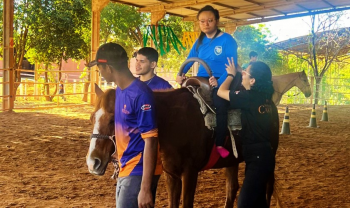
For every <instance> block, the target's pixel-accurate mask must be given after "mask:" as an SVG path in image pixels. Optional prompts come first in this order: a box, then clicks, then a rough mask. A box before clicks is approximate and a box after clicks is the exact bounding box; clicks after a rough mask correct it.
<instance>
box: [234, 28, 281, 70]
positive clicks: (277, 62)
mask: <svg viewBox="0 0 350 208" xmlns="http://www.w3.org/2000/svg"><path fill="white" fill-rule="evenodd" d="M269 34H270V32H269V30H268V29H267V28H266V27H265V25H262V24H260V25H259V26H258V27H254V26H251V25H245V26H240V27H238V28H237V30H236V32H235V33H234V38H235V39H236V41H237V44H238V63H239V64H241V65H242V64H243V63H249V53H250V52H251V51H255V52H257V53H258V58H259V60H261V61H263V62H265V63H267V64H268V65H269V66H270V68H271V70H272V71H273V72H274V73H275V74H278V72H279V71H281V68H282V67H283V66H282V58H281V56H280V55H279V54H278V51H277V50H275V49H273V48H270V47H267V45H268V44H269V41H268V40H267V37H268V35H269Z"/></svg>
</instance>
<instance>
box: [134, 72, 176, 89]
mask: <svg viewBox="0 0 350 208" xmlns="http://www.w3.org/2000/svg"><path fill="white" fill-rule="evenodd" d="M139 79H140V77H139ZM144 83H145V84H146V85H147V86H148V87H149V88H151V90H153V91H154V90H166V89H172V88H173V87H172V86H171V85H170V84H169V82H168V81H166V80H165V79H163V78H161V77H158V76H157V75H155V76H154V77H152V78H151V79H150V80H147V81H145V82H144Z"/></svg>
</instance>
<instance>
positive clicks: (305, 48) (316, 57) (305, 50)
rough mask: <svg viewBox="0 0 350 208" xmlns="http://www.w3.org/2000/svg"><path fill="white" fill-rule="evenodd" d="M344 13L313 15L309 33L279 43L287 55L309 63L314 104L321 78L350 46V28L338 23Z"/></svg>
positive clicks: (278, 45)
mask: <svg viewBox="0 0 350 208" xmlns="http://www.w3.org/2000/svg"><path fill="white" fill-rule="evenodd" d="M342 16H343V13H342V12H335V13H328V14H321V15H312V16H310V34H309V35H308V36H305V37H301V38H298V39H297V44H295V43H294V42H295V41H294V40H290V41H289V42H288V41H284V43H283V44H278V43H277V44H276V45H277V47H279V49H281V50H284V52H285V53H287V54H292V55H295V56H296V57H298V58H299V59H301V60H303V61H305V62H307V63H308V65H309V67H310V68H311V69H312V72H313V75H314V77H315V80H316V82H315V91H314V92H315V101H314V103H315V104H318V100H319V95H320V93H322V92H321V89H320V84H321V82H322V78H323V77H324V75H325V73H326V72H327V71H328V69H329V68H330V67H331V66H332V63H334V61H336V60H337V59H338V58H339V57H340V56H342V55H343V54H347V53H348V51H349V45H350V29H349V28H339V25H338V24H337V23H338V21H339V20H340V18H341V17H342Z"/></svg>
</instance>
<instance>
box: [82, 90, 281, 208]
mask: <svg viewBox="0 0 350 208" xmlns="http://www.w3.org/2000/svg"><path fill="white" fill-rule="evenodd" d="M98 89H99V88H98ZM97 91H98V90H97ZM101 92H102V91H101ZM114 94H115V90H108V91H106V93H104V94H103V95H102V96H101V97H100V98H99V100H98V102H97V105H96V109H95V112H94V113H93V114H92V116H91V120H92V122H93V123H94V130H93V134H92V136H91V138H92V139H91V142H90V148H89V152H88V154H87V157H86V161H87V165H88V168H89V171H90V173H93V174H97V175H103V174H104V172H105V170H106V167H107V164H108V162H109V161H110V160H111V155H112V154H113V153H114V151H115V143H114V137H113V136H112V135H114V126H113V123H114V117H113V115H114V101H115V95H114ZM154 95H155V106H156V116H157V124H158V131H159V132H158V133H159V135H158V137H159V143H160V154H161V159H162V163H163V170H164V176H165V179H166V184H167V192H168V200H169V207H171V208H175V207H176V208H177V207H179V205H180V197H181V192H182V203H183V207H185V208H190V207H193V201H194V195H195V190H196V185H197V178H198V172H200V171H201V170H202V168H203V167H204V166H205V165H206V164H207V162H208V160H209V156H210V154H211V151H212V147H213V145H214V134H213V133H214V132H213V131H211V130H209V129H208V128H207V127H205V124H204V119H203V115H202V113H201V111H200V109H199V107H200V106H199V104H198V101H197V100H196V99H195V98H193V95H192V94H191V93H190V92H189V91H188V90H187V89H186V88H180V89H176V90H172V91H166V92H154ZM273 107H274V108H273V115H274V116H273V118H274V124H273V129H272V130H271V144H272V146H273V150H274V153H276V151H277V146H278V138H279V121H278V112H277V108H276V107H275V106H273ZM235 141H236V146H237V150H238V155H239V156H238V158H235V157H234V156H233V153H232V145H231V140H230V139H228V140H227V141H226V144H225V148H227V149H228V150H229V151H230V155H229V156H228V157H227V158H220V159H219V160H218V162H217V163H216V164H215V165H214V166H213V167H212V168H223V167H226V202H225V207H226V208H232V207H233V204H234V201H235V198H236V194H237V191H238V188H239V184H238V164H239V163H240V162H242V161H243V158H242V154H241V148H240V147H241V144H240V138H239V136H237V135H235ZM273 187H274V175H272V176H271V180H270V182H269V184H268V186H267V200H268V203H269V204H270V200H271V195H272V193H273Z"/></svg>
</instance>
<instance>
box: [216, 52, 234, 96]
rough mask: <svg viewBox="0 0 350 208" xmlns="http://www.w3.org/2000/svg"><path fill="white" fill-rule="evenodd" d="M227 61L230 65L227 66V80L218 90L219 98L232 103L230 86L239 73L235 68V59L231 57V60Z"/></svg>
mask: <svg viewBox="0 0 350 208" xmlns="http://www.w3.org/2000/svg"><path fill="white" fill-rule="evenodd" d="M227 61H228V65H227V64H226V71H227V78H226V80H225V81H224V83H222V85H221V86H220V88H219V90H218V96H219V97H221V98H223V99H225V100H228V101H230V85H231V82H232V80H233V78H234V77H235V75H236V73H237V70H236V67H235V61H234V58H233V57H231V60H230V59H229V58H227Z"/></svg>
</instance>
